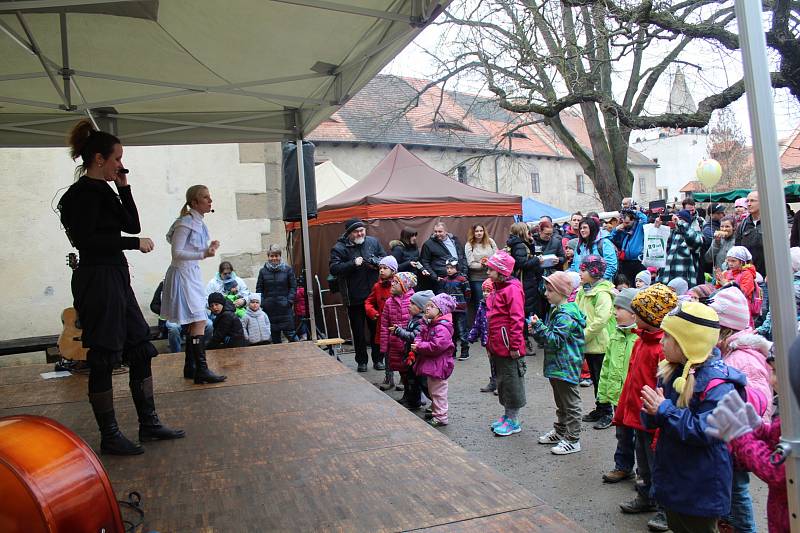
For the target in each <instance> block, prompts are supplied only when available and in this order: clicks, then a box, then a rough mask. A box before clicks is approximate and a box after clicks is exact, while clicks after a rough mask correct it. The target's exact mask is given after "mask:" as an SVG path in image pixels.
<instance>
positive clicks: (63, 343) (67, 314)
mask: <svg viewBox="0 0 800 533" xmlns="http://www.w3.org/2000/svg"><path fill="white" fill-rule="evenodd" d="M67 265H68V266H69V267H70V268H71V269H72V270H75V269H76V268H78V256H77V255H76V254H74V253H69V254H67ZM61 323H62V324H63V329H62V331H61V335H59V336H58V343H57V344H58V351H59V352H60V353H61V357H63V358H64V359H69V360H71V361H86V353H87V352H88V351H89V349H88V348H84V347H83V343H82V341H81V335H83V332H82V331H81V326H80V321H79V319H78V311H77V309H75V308H74V307H67V308H66V309H64V310H63V311H62V312H61Z"/></svg>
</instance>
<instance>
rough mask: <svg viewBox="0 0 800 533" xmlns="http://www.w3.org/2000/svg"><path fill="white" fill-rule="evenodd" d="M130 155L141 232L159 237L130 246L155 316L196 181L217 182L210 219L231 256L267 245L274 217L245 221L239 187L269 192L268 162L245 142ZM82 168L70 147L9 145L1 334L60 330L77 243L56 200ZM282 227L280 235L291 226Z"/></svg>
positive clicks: (141, 291) (2, 208)
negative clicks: (249, 155) (176, 228)
mask: <svg viewBox="0 0 800 533" xmlns="http://www.w3.org/2000/svg"><path fill="white" fill-rule="evenodd" d="M123 162H124V164H125V165H126V167H128V168H129V169H130V170H131V173H130V175H129V180H130V183H131V187H132V192H133V197H134V199H135V201H136V204H137V206H138V208H139V216H140V219H141V223H142V232H141V234H140V235H141V236H145V237H150V238H152V239H153V241H154V242H155V245H156V248H155V250H154V251H153V252H151V253H149V254H142V253H140V252H138V251H128V252H126V256H127V258H128V262H129V264H130V271H131V279H132V285H133V289H134V291H135V293H136V297H137V298H138V300H139V304H140V306H141V307H142V308H143V309H144V310H145V317H146V318H147V319H148V320H151V321H152V322H153V323H154V322H155V316H154V315H153V314H152V313H151V312H150V311H149V310H148V309H147V308H148V306H149V304H150V300H151V298H152V296H153V292H154V290H155V288H156V286H157V285H158V283H159V282H160V281H161V279H163V276H164V273H165V271H166V269H167V267H168V266H169V263H170V253H169V246H168V244H167V242H166V240H165V237H164V235H165V234H166V232H167V229H168V228H169V226H170V224H171V223H172V221H173V220H174V219H175V217H176V216H177V214H178V211H179V209H180V207H181V204H182V203H183V201H184V197H185V191H186V189H187V188H188V187H189V186H190V185H193V184H196V183H203V184H207V185H208V186H209V187H210V189H211V194H212V198H213V199H214V209H215V211H216V213H214V214H210V215H208V216H207V218H206V221H207V223H208V226H209V229H210V232H211V235H212V238H215V239H219V240H220V241H221V248H220V254H221V255H222V256H225V255H226V254H227V255H235V254H241V253H243V252H253V253H259V252H260V251H261V247H262V234H265V233H269V232H270V230H271V228H270V221H269V220H265V219H263V218H262V219H248V220H239V219H238V218H237V206H236V193H242V192H256V193H259V192H260V193H262V194H263V193H264V191H265V165H264V163H263V162H261V163H247V164H242V163H240V159H239V145H236V144H230V145H203V146H160V147H126V148H125V152H124V156H123ZM74 168H75V165H74V164H73V162H72V161H71V160H70V159H69V156H68V155H67V149H66V148H63V149H61V148H34V149H0V175H2V176H3V193H4V194H2V195H1V196H0V221H2V226H1V227H2V228H3V234H4V238H3V251H2V261H0V278H2V279H4V280H5V282H6V292H7V293H8V294H10V295H12V297H13V299H12V300H10V301H6V304H5V305H2V306H0V339H11V338H18V337H28V336H37V335H50V334H55V333H58V332H59V331H60V329H61V323H60V314H61V310H62V309H63V308H65V307H69V306H71V305H72V295H71V292H70V277H71V271H70V269H69V268H68V267H67V266H66V264H65V259H64V257H65V255H66V254H67V253H68V252H70V251H73V250H72V248H71V246H70V244H69V241H68V240H67V237H66V236H65V234H64V232H63V231H62V229H61V227H60V222H59V219H58V215H57V214H56V213H54V212H53V209H54V208H55V205H56V204H57V201H58V198H60V197H61V195H62V194H63V192H64V190H66V187H68V186H69V185H70V184H71V183H72V182H73V171H74ZM271 216H272V215H271ZM275 216H277V217H280V213H278V214H277V215H275ZM278 229H279V233H280V236H279V238H278V239H277V240H278V241H280V240H283V229H282V228H278ZM218 264H219V260H218V259H216V258H215V259H207V260H205V261H203V262H202V271H203V276H204V278H206V279H210V278H211V277H212V276H213V275H214V273H215V272H216V271H217V266H218ZM252 275H253V273H252V272H246V273H244V276H247V277H249V276H252Z"/></svg>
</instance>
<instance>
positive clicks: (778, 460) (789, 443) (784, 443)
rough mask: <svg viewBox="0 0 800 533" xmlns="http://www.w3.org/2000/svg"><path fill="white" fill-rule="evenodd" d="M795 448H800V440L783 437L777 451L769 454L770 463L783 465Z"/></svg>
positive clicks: (776, 448)
mask: <svg viewBox="0 0 800 533" xmlns="http://www.w3.org/2000/svg"><path fill="white" fill-rule="evenodd" d="M793 450H800V441H797V440H786V439H781V442H780V443H778V445H777V446H776V447H775V451H773V452H772V453H771V454H770V456H769V462H770V464H772V465H775V466H778V465H782V464H783V463H784V461H786V459H788V458H789V456H790V455H792V451H793Z"/></svg>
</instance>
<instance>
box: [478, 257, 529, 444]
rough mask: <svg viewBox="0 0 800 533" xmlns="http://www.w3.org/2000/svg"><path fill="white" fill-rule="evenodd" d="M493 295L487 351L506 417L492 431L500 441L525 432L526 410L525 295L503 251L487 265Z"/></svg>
mask: <svg viewBox="0 0 800 533" xmlns="http://www.w3.org/2000/svg"><path fill="white" fill-rule="evenodd" d="M486 268H487V271H488V274H489V278H490V279H491V280H492V282H493V283H494V291H493V292H492V293H491V294H490V295H489V298H488V300H487V301H486V309H487V311H486V319H487V320H488V322H489V342H488V344H487V345H486V350H487V351H488V352H489V357H491V359H492V361H493V362H494V367H495V371H496V373H497V395H498V397H499V400H500V405H502V406H503V407H504V408H505V413H503V416H501V417H500V418H499V419H498V420H497V421H496V422H494V423H493V424H491V426H490V427H491V429H492V431H493V432H494V434H495V435H497V436H498V437H507V436H509V435H513V434H514V433H519V432H520V431H522V426H521V424H520V422H519V410H520V409H521V408H522V407H525V403H526V399H525V372H526V371H527V368H526V366H525V339H524V337H523V334H522V329H523V327H524V324H525V295H524V293H523V291H522V284H521V283H520V282H519V280H518V279H517V278H514V277H511V273H512V272H513V270H514V258H513V257H511V256H510V255H509V254H508V253H507V252H505V251H503V250H500V251H498V252H497V253H495V254H494V255H493V256H491V257H490V258H489V260H488V261H487V263H486Z"/></svg>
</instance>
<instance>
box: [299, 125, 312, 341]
mask: <svg viewBox="0 0 800 533" xmlns="http://www.w3.org/2000/svg"><path fill="white" fill-rule="evenodd" d="M295 116H296V120H297V122H296V124H298V125H299V124H300V123H301V122H300V116H299V113H298V114H297V115H295ZM297 179H298V180H300V225H301V226H302V228H303V266H304V267H305V269H306V276H305V278H306V296H307V298H308V319H309V327H310V329H311V331H310V332H309V334H310V335H311V340H312V341H316V340H317V318H316V314H315V309H314V284H313V283H312V282H311V280H313V279H314V273H313V272H312V271H311V240H310V239H309V238H308V206H307V205H306V169H305V164H304V161H303V134H302V133H300V134H299V135H298V136H297Z"/></svg>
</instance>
